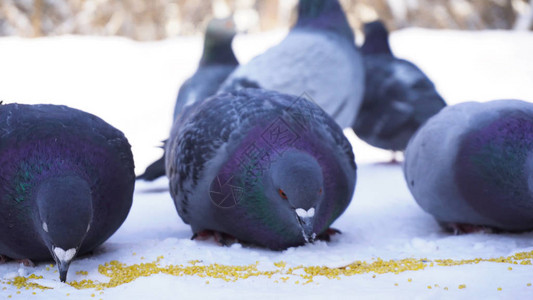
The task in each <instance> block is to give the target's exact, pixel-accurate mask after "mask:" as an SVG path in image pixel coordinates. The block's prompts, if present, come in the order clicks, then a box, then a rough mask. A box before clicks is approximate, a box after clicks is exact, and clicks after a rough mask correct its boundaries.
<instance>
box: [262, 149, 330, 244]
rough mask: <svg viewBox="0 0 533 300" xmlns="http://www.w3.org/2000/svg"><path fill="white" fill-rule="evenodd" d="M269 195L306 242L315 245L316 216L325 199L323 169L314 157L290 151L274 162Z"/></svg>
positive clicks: (270, 172) (268, 187)
mask: <svg viewBox="0 0 533 300" xmlns="http://www.w3.org/2000/svg"><path fill="white" fill-rule="evenodd" d="M265 181H266V184H265V194H266V196H267V198H268V199H269V200H270V201H272V202H274V203H273V205H272V207H276V208H278V209H279V210H280V211H278V213H279V214H280V215H285V216H286V218H284V220H288V222H289V223H292V225H293V227H295V228H296V227H297V228H299V230H300V231H301V233H302V235H303V238H304V240H305V241H306V242H313V241H314V239H315V237H316V233H315V232H314V229H313V225H314V216H315V211H316V209H317V206H318V204H319V203H320V201H321V200H322V199H323V194H324V193H323V190H324V178H323V176H322V168H321V167H320V165H319V164H318V162H317V161H316V159H315V158H313V157H312V156H311V155H309V154H307V153H305V152H301V151H298V150H289V151H287V152H285V153H284V154H283V155H282V156H281V157H280V158H279V159H277V160H276V161H274V162H273V163H272V164H271V166H270V169H269V172H268V173H267V178H266V180H265Z"/></svg>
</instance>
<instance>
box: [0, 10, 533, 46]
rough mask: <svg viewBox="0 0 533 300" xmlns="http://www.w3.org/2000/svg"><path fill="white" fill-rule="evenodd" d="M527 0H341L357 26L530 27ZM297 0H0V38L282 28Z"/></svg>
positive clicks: (144, 36)
mask: <svg viewBox="0 0 533 300" xmlns="http://www.w3.org/2000/svg"><path fill="white" fill-rule="evenodd" d="M532 1H533V0H342V1H341V2H342V4H343V6H344V8H345V10H346V12H347V15H348V17H349V20H350V22H351V24H352V25H353V27H354V28H355V29H356V30H359V28H360V27H361V23H362V22H367V21H372V20H374V19H376V18H378V17H379V18H381V19H383V20H385V22H386V23H387V26H388V27H389V28H390V29H391V30H394V29H402V28H406V27H413V26H416V27H423V28H436V29H465V30H482V29H502V30H533V9H532V4H531V2H532ZM297 2H298V1H297V0H213V1H198V0H0V36H10V35H16V36H22V37H40V36H53V35H62V34H81V35H98V36H124V37H128V38H131V39H134V40H139V41H149V40H161V39H165V38H169V37H174V36H177V35H191V34H197V33H199V32H201V31H203V28H204V27H205V24H206V23H207V22H208V21H209V19H211V18H212V17H213V16H216V17H225V16H227V15H229V14H230V13H233V14H234V17H235V20H236V23H237V26H238V27H239V29H240V30H246V31H248V32H260V31H267V30H272V29H278V28H287V27H288V26H290V25H291V24H292V22H293V21H294V20H295V11H294V8H295V6H296V3H297Z"/></svg>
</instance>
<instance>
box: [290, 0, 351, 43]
mask: <svg viewBox="0 0 533 300" xmlns="http://www.w3.org/2000/svg"><path fill="white" fill-rule="evenodd" d="M296 27H297V28H298V27H299V28H311V29H321V30H326V31H330V32H337V33H339V34H341V35H342V36H344V37H346V38H348V39H350V40H351V41H353V40H354V34H353V31H352V29H351V27H350V24H349V23H348V20H347V19H346V15H345V14H344V11H343V10H342V6H341V5H340V3H339V1H338V0H300V1H299V2H298V21H297V23H296Z"/></svg>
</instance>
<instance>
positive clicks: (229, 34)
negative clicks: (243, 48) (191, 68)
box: [200, 18, 238, 65]
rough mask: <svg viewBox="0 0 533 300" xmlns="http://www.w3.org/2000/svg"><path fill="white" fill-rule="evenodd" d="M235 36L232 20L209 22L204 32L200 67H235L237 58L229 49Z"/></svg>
mask: <svg viewBox="0 0 533 300" xmlns="http://www.w3.org/2000/svg"><path fill="white" fill-rule="evenodd" d="M235 34H236V30H235V23H234V22H233V19H232V18H225V19H213V20H211V21H210V22H209V24H208V25H207V29H206V31H205V40H204V52H203V55H202V59H201V61H200V65H210V64H232V65H237V64H238V62H237V58H236V57H235V54H234V53H233V49H232V48H231V43H232V41H233V38H234V37H235Z"/></svg>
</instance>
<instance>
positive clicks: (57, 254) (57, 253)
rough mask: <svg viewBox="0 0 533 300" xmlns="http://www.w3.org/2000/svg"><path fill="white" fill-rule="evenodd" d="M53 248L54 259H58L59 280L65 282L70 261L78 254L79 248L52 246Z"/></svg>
mask: <svg viewBox="0 0 533 300" xmlns="http://www.w3.org/2000/svg"><path fill="white" fill-rule="evenodd" d="M52 249H53V251H52V253H53V256H54V260H55V261H56V264H57V268H58V269H59V280H61V282H65V281H67V272H68V268H69V267H70V263H71V262H72V259H73V258H74V256H76V253H77V252H78V250H77V249H75V248H72V249H68V250H66V251H65V250H63V249H61V248H59V247H55V246H54V247H52Z"/></svg>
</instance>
